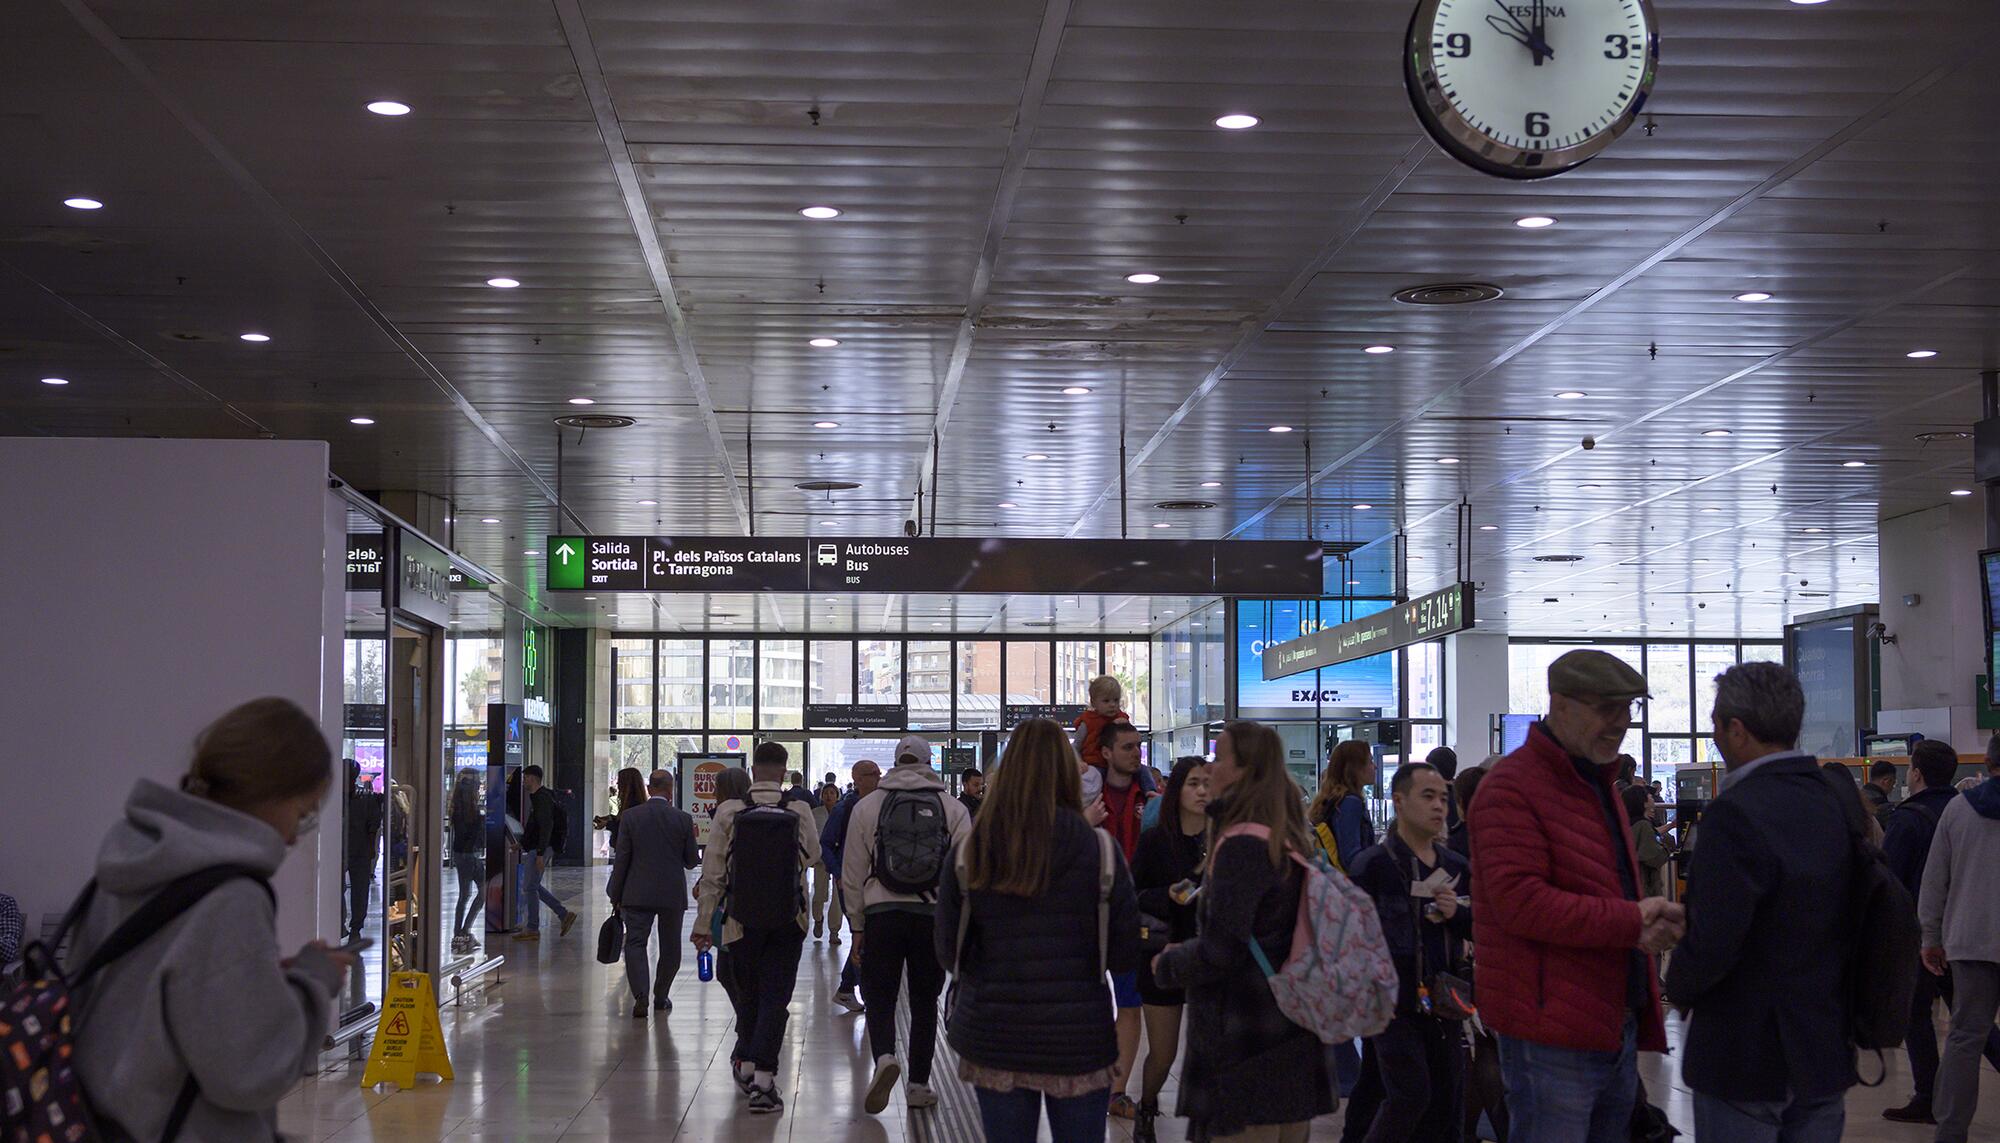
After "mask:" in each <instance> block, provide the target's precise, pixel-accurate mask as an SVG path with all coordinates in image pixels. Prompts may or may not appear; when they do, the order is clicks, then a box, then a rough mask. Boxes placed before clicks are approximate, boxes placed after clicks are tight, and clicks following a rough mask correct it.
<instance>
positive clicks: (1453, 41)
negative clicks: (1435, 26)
mask: <svg viewBox="0 0 2000 1143" xmlns="http://www.w3.org/2000/svg"><path fill="white" fill-rule="evenodd" d="M1444 54H1445V55H1447V56H1450V57H1451V58H1452V59H1455V60H1462V59H1464V58H1465V57H1467V56H1469V55H1471V54H1472V37H1471V36H1469V35H1467V34H1465V33H1464V32H1453V33H1452V34H1451V35H1449V36H1446V37H1445V38H1444Z"/></svg>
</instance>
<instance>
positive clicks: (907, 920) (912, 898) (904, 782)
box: [840, 734, 972, 1115]
mask: <svg viewBox="0 0 2000 1143" xmlns="http://www.w3.org/2000/svg"><path fill="white" fill-rule="evenodd" d="M971 832H972V815H971V814H969V813H967V812H966V809H965V806H964V805H963V804H962V803H960V802H959V801H958V799H956V798H953V797H950V796H948V795H947V794H946V793H945V788H944V779H943V778H941V777H939V776H938V774H937V772H936V771H935V770H933V769H932V768H931V744H930V743H929V742H928V741H926V740H925V739H924V738H923V737H922V736H920V735H915V734H911V735H907V736H905V737H904V739H903V740H902V741H901V742H899V743H897V744H896V764H895V766H893V767H891V768H890V770H889V772H888V773H887V774H884V775H883V776H882V784H881V785H880V786H879V787H877V788H876V790H875V792H874V793H872V794H869V795H868V796H867V797H865V798H863V799H861V800H860V801H859V802H856V803H855V805H854V814H853V817H852V818H851V819H850V821H849V824H848V829H847V847H846V851H845V853H844V855H843V856H842V858H841V868H840V888H841V893H842V895H843V897H844V899H845V901H846V904H847V919H848V924H849V927H850V928H852V929H853V930H854V948H855V952H856V953H857V954H858V955H859V956H860V957H861V995H862V997H863V998H864V999H865V1000H866V1001H867V1003H868V1044H869V1050H870V1051H872V1052H874V1054H875V1075H874V1078H873V1079H872V1080H871V1081H870V1082H869V1084H868V1095H867V1098H866V1099H865V1100H864V1103H863V1106H865V1107H866V1108H867V1109H868V1112H869V1114H871V1115H874V1114H879V1113H880V1112H881V1111H882V1109H883V1108H885V1107H887V1106H888V1105H889V1093H890V1091H891V1090H893V1089H894V1088H895V1086H896V1080H897V1079H898V1078H899V1077H900V1076H901V1074H902V1071H901V1068H900V1067H899V1066H898V1065H897V1063H896V995H897V993H898V992H900V991H901V989H902V981H903V973H904V970H905V969H907V970H908V971H909V977H910V1083H909V1087H908V1090H907V1093H906V1094H907V1098H908V1100H909V1105H910V1106H911V1107H932V1106H935V1105H936V1104H937V1096H936V1094H934V1093H933V1092H932V1091H931V1088H930V1078H931V1057H932V1056H933V1055H934V1054H935V1052H936V1050H937V1000H938V993H940V992H942V991H943V990H944V968H943V967H942V966H940V965H939V964H938V959H937V945H936V943H935V940H934V920H935V914H936V912H937V886H938V879H939V877H940V876H941V875H942V874H943V873H944V865H945V862H947V861H949V860H950V859H951V856H950V855H951V852H952V848H953V847H954V846H956V845H957V844H959V843H960V842H962V841H964V840H965V837H966V835H967V834H969V833H971Z"/></svg>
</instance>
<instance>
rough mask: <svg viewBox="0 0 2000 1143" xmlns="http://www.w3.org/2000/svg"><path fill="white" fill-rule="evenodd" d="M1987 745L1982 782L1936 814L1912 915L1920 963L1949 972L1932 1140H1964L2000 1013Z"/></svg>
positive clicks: (1997, 832)
mask: <svg viewBox="0 0 2000 1143" xmlns="http://www.w3.org/2000/svg"><path fill="white" fill-rule="evenodd" d="M1995 745H2000V735H1996V736H1994V740H1993V744H1992V745H1989V746H1988V747H1987V748H1986V781H1984V782H1981V783H1980V784H1979V785H1977V786H1974V787H1973V788H1972V789H1970V790H1968V791H1966V793H1965V796H1964V797H1960V798H1953V799H1952V800H1951V803H1950V804H1949V805H1947V806H1946V807H1945V809H1944V812H1943V813H1942V814H1940V815H1938V824H1937V832H1936V833H1935V834H1934V835H1932V838H1931V852H1930V857H1929V859H1928V860H1927V861H1925V863H1924V883H1923V892H1922V893H1921V894H1919V895H1918V897H1917V919H1918V920H1919V921H1921V922H1922V923H1923V927H1924V947H1923V954H1922V955H1923V960H1924V967H1925V968H1927V969H1929V970H1930V971H1931V972H1932V973H1934V974H1936V975H1939V976H1943V975H1944V973H1945V971H1946V969H1947V968H1949V970H1950V972H1951V983H1952V988H1953V990H1954V995H1953V996H1952V1002H1951V1034H1950V1035H1949V1036H1947V1037H1946V1038H1945V1043H1944V1052H1943V1055H1942V1057H1941V1058H1940V1059H1939V1061H1938V1072H1937V1080H1936V1083H1935V1090H1934V1092H1933V1099H1934V1101H1935V1102H1934V1104H1933V1110H1934V1111H1935V1113H1936V1115H1937V1123H1938V1128H1937V1143H1965V1139H1966V1136H1967V1134H1968V1133H1969V1132H1970V1130H1971V1127H1972V1113H1973V1112H1974V1111H1975V1110H1977V1109H1978V1107H1979V1053H1980V1050H1981V1049H1982V1048H1984V1047H1985V1046H1986V1034H1987V1033H1988V1032H1989V1031H1991V1030H1992V1029H1993V1017H1994V1013H1995V1012H1996V1011H2000V893H1996V892H1995V891H1994V888H1993V873H1994V871H1995V870H1997V869H2000V756H1996V751H1995V749H1994V746H1995Z"/></svg>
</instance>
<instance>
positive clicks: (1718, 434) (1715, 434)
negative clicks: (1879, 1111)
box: [1701, 429, 1732, 437]
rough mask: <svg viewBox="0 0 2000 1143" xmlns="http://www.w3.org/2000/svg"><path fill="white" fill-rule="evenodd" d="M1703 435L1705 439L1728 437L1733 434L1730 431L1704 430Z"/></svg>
mask: <svg viewBox="0 0 2000 1143" xmlns="http://www.w3.org/2000/svg"><path fill="white" fill-rule="evenodd" d="M1701 435H1702V436H1705V437H1726V436H1730V435H1732V434H1731V433H1730V431H1729V430H1728V429H1703V430H1702V433H1701Z"/></svg>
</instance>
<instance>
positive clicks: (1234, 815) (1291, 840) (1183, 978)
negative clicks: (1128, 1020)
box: [1153, 722, 1366, 1143]
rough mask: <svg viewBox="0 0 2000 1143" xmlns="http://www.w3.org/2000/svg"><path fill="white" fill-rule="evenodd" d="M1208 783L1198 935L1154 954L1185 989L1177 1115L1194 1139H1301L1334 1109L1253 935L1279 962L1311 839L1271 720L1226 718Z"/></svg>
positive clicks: (1159, 969) (1313, 1051) (1288, 946)
mask: <svg viewBox="0 0 2000 1143" xmlns="http://www.w3.org/2000/svg"><path fill="white" fill-rule="evenodd" d="M1364 749H1366V748H1365V747H1364ZM1210 786H1211V789H1212V790H1213V798H1214V800H1213V801H1211V802H1210V803H1209V806H1208V822H1209V829H1210V831H1211V832H1210V842H1209V848H1208V873H1207V876H1206V878H1205V879H1204V880H1203V882H1202V890H1201V905H1200V910H1199V911H1200V934H1199V935H1198V936H1196V937H1195V938H1194V939H1193V940H1190V941H1184V942H1181V943H1179V944H1175V945H1172V946H1169V947H1168V948H1167V950H1166V951H1165V952H1162V953H1161V954H1160V955H1159V957H1158V958H1156V959H1155V960H1154V962H1153V975H1154V977H1155V979H1157V980H1158V981H1159V982H1160V984H1162V985H1164V986H1166V987H1168V988H1184V989H1186V990H1187V1028H1188V1035H1187V1043H1188V1055H1187V1063H1186V1065H1185V1066H1184V1068H1183V1070H1182V1072H1181V1085H1180V1107H1179V1112H1180V1114H1181V1115H1183V1116H1185V1117H1187V1119H1188V1138H1189V1139H1190V1140H1195V1141H1197V1143H1199V1141H1202V1140H1211V1139H1212V1140H1222V1139H1229V1138H1234V1137H1237V1136H1239V1135H1245V1134H1246V1133H1248V1132H1250V1131H1251V1129H1252V1128H1259V1127H1261V1128H1265V1129H1266V1130H1265V1132H1264V1133H1263V1134H1261V1135H1259V1136H1258V1137H1259V1138H1268V1139H1273V1140H1278V1141H1280V1143H1303V1141H1304V1139H1305V1138H1306V1133H1307V1130H1308V1128H1309V1126H1310V1121H1311V1120H1312V1118H1313V1117H1314V1116H1316V1115H1324V1114H1326V1113H1327V1112H1329V1111H1332V1110H1333V1107H1334V1095H1333V1090H1334V1089H1333V1083H1332V1080H1331V1077H1329V1076H1328V1074H1327V1070H1326V1058H1325V1053H1324V1051H1323V1049H1322V1048H1321V1046H1320V1042H1319V1037H1318V1036H1317V1035H1315V1034H1314V1033H1313V1032H1312V1031H1311V1030H1310V1029H1307V1028H1303V1027H1300V1026H1299V1025H1297V1024H1294V1023H1292V1021H1291V1020H1290V1019H1288V1018H1286V1016H1285V1014H1284V1013H1283V1012H1282V1011H1280V1010H1279V1009H1278V1003H1277V1000H1276V999H1275V998H1274V997H1273V996H1272V993H1271V987H1270V985H1268V984H1267V983H1265V981H1264V972H1263V969H1261V968H1260V967H1259V966H1258V964H1257V961H1256V958H1255V957H1254V956H1253V955H1252V953H1251V951H1250V943H1251V942H1252V941H1255V942H1256V943H1257V945H1258V947H1259V948H1260V949H1261V950H1262V952H1263V954H1264V957H1265V959H1266V960H1267V961H1269V962H1270V963H1271V964H1273V965H1281V964H1283V963H1285V960H1286V958H1287V957H1288V956H1289V955H1290V954H1291V950H1292V932H1293V928H1294V926H1295V924H1296V922H1297V920H1298V912H1299V908H1300V904H1301V899H1302V897H1303V895H1304V892H1305V875H1304V873H1303V872H1302V871H1301V869H1300V867H1299V864H1298V862H1296V861H1294V860H1293V857H1294V855H1296V856H1300V857H1307V858H1310V857H1311V856H1312V855H1313V854H1314V853H1315V852H1317V847H1316V846H1315V844H1314V842H1313V841H1312V838H1311V835H1310V834H1309V833H1308V832H1307V830H1306V817H1305V813H1304V812H1303V810H1302V808H1301V803H1302V802H1303V800H1304V799H1303V797H1302V796H1301V793H1300V790H1299V788H1298V784H1297V783H1295V782H1293V781H1292V778H1291V776H1290V775H1289V774H1287V773H1286V772H1285V749H1284V743H1283V742H1282V741H1281V740H1280V739H1279V738H1278V734H1277V732H1276V731H1274V730H1272V729H1271V728H1270V727H1268V726H1264V725H1262V724H1261V723H1255V722H1232V723H1230V724H1229V725H1228V726H1226V727H1224V728H1223V731H1222V734H1221V735H1220V736H1219V737H1218V738H1217V739H1216V742H1215V764H1214V766H1213V767H1211V777H1210ZM1245 827H1248V828H1247V829H1246V828H1245Z"/></svg>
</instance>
